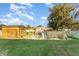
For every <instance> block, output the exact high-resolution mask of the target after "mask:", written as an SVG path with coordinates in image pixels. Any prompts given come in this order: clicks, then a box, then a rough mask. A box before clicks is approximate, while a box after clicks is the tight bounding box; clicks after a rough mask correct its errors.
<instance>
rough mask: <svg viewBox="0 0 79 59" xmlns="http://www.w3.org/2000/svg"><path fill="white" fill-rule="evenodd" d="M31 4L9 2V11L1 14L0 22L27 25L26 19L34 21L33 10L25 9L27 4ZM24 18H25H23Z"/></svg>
mask: <svg viewBox="0 0 79 59" xmlns="http://www.w3.org/2000/svg"><path fill="white" fill-rule="evenodd" d="M25 5H28V6H30V7H33V6H32V5H31V4H21V5H18V4H13V3H11V4H10V11H11V12H10V13H7V14H4V15H2V18H3V19H0V22H1V23H2V24H5V25H27V20H30V21H34V17H33V14H34V13H33V12H32V11H27V6H25ZM25 19H26V20H25Z"/></svg>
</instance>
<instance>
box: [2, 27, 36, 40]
mask: <svg viewBox="0 0 79 59" xmlns="http://www.w3.org/2000/svg"><path fill="white" fill-rule="evenodd" d="M34 30H35V28H33V27H24V26H2V37H3V38H5V39H6V38H8V39H15V38H20V39H21V38H22V39H23V38H25V39H32V38H33V37H34V35H35V31H34Z"/></svg>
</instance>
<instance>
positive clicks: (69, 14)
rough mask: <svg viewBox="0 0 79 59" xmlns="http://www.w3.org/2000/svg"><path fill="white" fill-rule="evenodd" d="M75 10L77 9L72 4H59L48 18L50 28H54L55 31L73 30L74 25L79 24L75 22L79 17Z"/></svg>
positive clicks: (51, 10) (52, 9)
mask: <svg viewBox="0 0 79 59" xmlns="http://www.w3.org/2000/svg"><path fill="white" fill-rule="evenodd" d="M75 9H76V7H75V6H74V5H72V4H67V3H64V4H57V5H56V6H54V7H53V8H51V9H50V12H51V13H50V15H49V17H48V26H49V27H52V28H53V29H54V30H58V29H59V28H60V29H65V28H68V29H72V28H71V27H72V23H73V22H75V23H74V25H75V24H76V23H78V22H77V21H76V20H74V19H76V17H77V16H78V15H79V14H78V11H77V12H76V11H75ZM74 12H75V13H74ZM77 25H78V24H76V26H77ZM77 27H78V26H77Z"/></svg>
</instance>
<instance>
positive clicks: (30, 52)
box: [0, 39, 79, 56]
mask: <svg viewBox="0 0 79 59" xmlns="http://www.w3.org/2000/svg"><path fill="white" fill-rule="evenodd" d="M0 55H3V56H5V55H8V56H70V55H73V56H75V55H78V56H79V40H8V39H7V40H2V39H1V40H0Z"/></svg>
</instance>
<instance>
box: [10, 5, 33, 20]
mask: <svg viewBox="0 0 79 59" xmlns="http://www.w3.org/2000/svg"><path fill="white" fill-rule="evenodd" d="M23 5H28V6H30V7H32V5H31V4H23ZM11 9H12V10H14V11H15V14H16V15H18V16H19V17H22V16H23V17H25V18H27V19H28V20H32V21H33V20H34V17H33V16H31V15H29V13H31V14H34V13H33V12H32V11H31V12H29V13H27V12H26V11H25V9H26V7H23V6H17V5H16V4H11Z"/></svg>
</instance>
